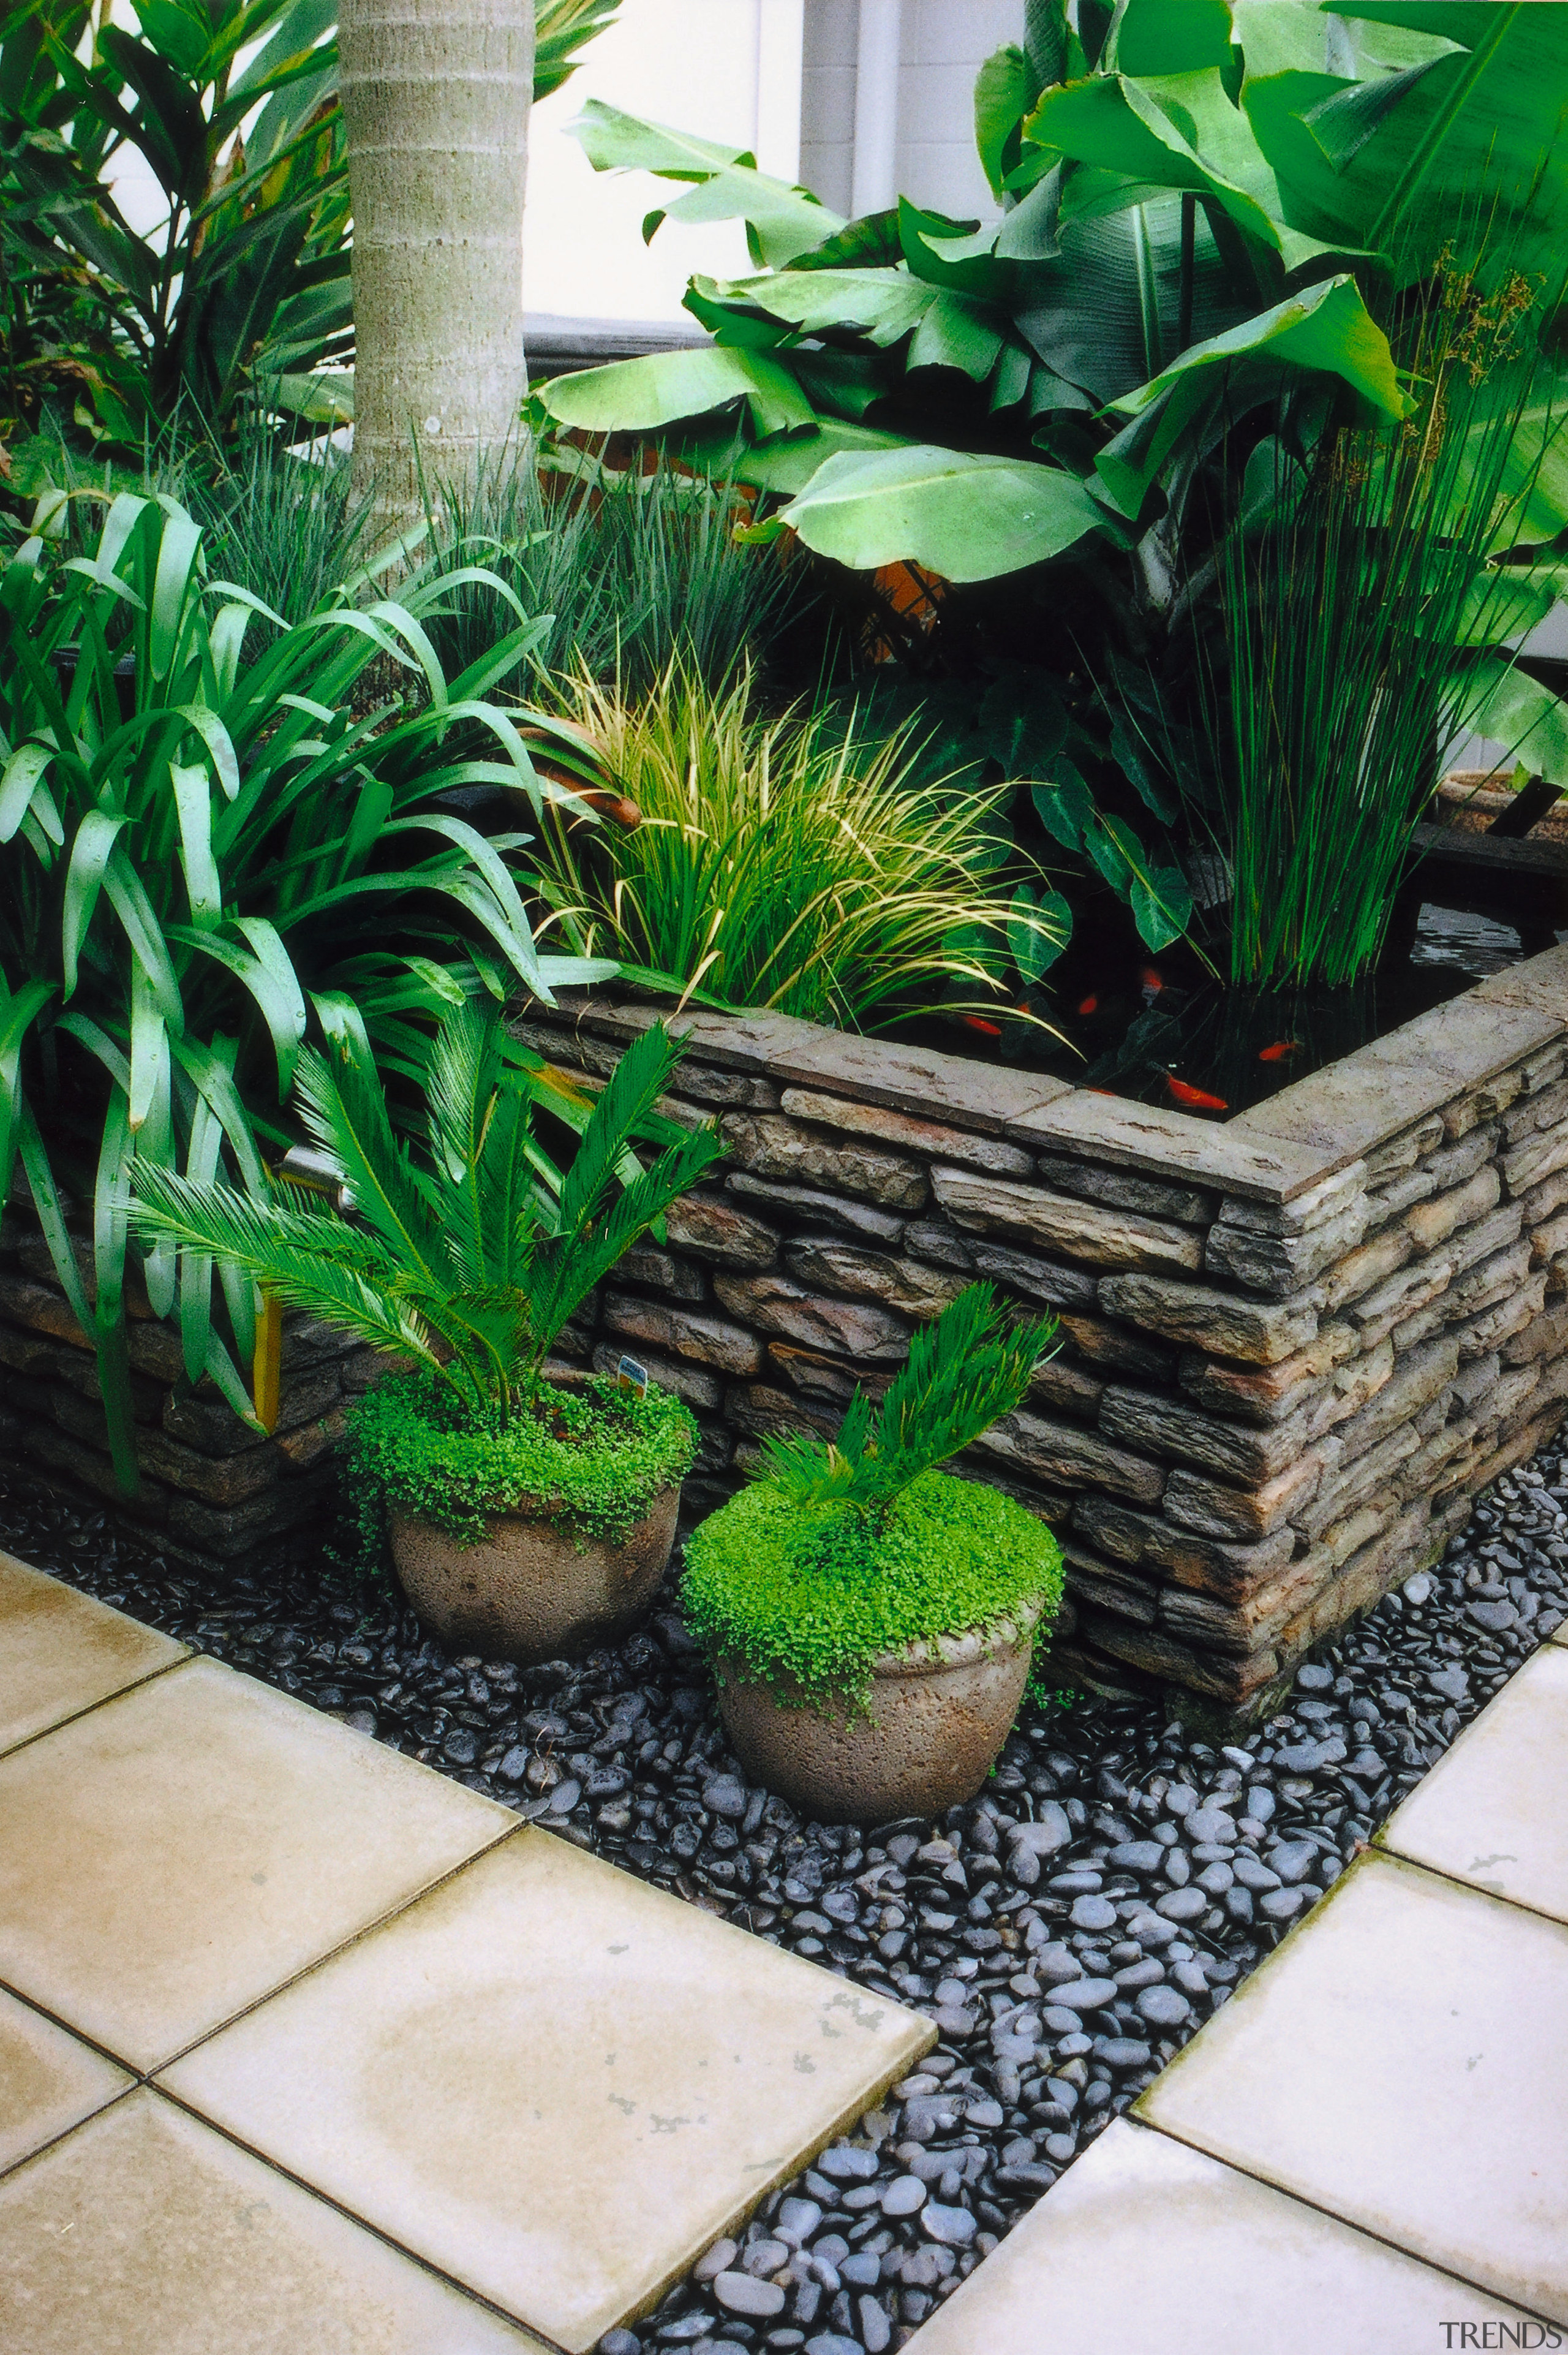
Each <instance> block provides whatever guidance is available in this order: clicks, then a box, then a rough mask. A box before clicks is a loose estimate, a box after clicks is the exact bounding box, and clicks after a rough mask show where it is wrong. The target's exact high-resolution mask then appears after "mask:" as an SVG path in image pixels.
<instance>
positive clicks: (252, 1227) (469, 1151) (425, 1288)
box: [131, 1006, 724, 1417]
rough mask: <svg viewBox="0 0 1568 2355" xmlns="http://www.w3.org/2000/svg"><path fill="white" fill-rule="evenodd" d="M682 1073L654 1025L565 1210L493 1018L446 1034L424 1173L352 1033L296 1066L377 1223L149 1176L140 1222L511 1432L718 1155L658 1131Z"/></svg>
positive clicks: (302, 1091)
mask: <svg viewBox="0 0 1568 2355" xmlns="http://www.w3.org/2000/svg"><path fill="white" fill-rule="evenodd" d="M676 1060H677V1050H676V1049H675V1048H674V1047H673V1045H672V1044H671V1041H670V1039H669V1038H668V1037H667V1035H666V1033H665V1032H664V1030H663V1028H662V1026H661V1025H659V1024H655V1025H654V1026H653V1028H652V1030H651V1031H650V1032H649V1033H648V1034H647V1036H646V1037H644V1038H642V1039H639V1040H638V1041H637V1042H636V1044H635V1046H634V1047H632V1048H631V1049H630V1050H628V1052H627V1054H626V1056H625V1057H624V1058H623V1060H622V1065H621V1068H620V1070H618V1071H617V1073H616V1075H615V1077H614V1078H613V1079H612V1080H611V1082H610V1083H609V1087H607V1088H606V1089H605V1091H604V1092H603V1094H602V1095H601V1097H600V1098H599V1102H598V1103H597V1104H596V1105H595V1106H594V1109H593V1112H592V1114H590V1116H589V1117H588V1121H587V1123H586V1126H585V1133H584V1136H583V1141H582V1144H581V1145H580V1146H579V1147H578V1151H577V1160H576V1161H575V1162H574V1164H573V1166H572V1168H571V1170H570V1171H569V1172H568V1175H567V1178H566V1180H565V1181H564V1183H563V1185H562V1188H561V1192H560V1198H559V1202H558V1206H557V1205H554V1204H552V1202H551V1200H550V1199H549V1197H548V1195H547V1194H546V1189H545V1188H544V1186H543V1183H542V1180H541V1156H540V1149H539V1146H537V1144H536V1143H535V1138H534V1135H533V1131H532V1126H531V1116H530V1097H531V1095H532V1094H533V1093H535V1091H534V1090H533V1089H532V1088H531V1086H530V1082H529V1077H528V1075H527V1074H526V1073H525V1072H523V1071H519V1070H518V1069H517V1068H516V1066H515V1063H514V1061H513V1060H511V1059H510V1058H509V1057H508V1054H507V1042H506V1039H505V1036H504V1033H503V1030H502V1028H501V1022H500V1018H499V1016H498V1015H496V1014H494V1013H492V1012H487V1013H486V1014H484V1015H480V1014H478V1013H477V1012H475V1011H474V1009H473V1008H472V1007H469V1006H463V1007H458V1008H456V1009H454V1010H453V1011H452V1012H451V1013H450V1015H449V1016H448V1017H447V1018H446V1019H445V1021H444V1022H443V1025H442V1029H441V1034H440V1039H438V1041H437V1043H436V1045H435V1047H434V1049H433V1050H431V1053H430V1055H429V1060H428V1067H427V1070H426V1073H425V1080H426V1093H427V1099H428V1128H429V1145H430V1155H431V1163H432V1167H431V1170H430V1171H429V1172H426V1171H424V1170H421V1169H420V1168H418V1167H417V1166H416V1165H415V1164H414V1163H413V1162H412V1161H411V1160H410V1159H409V1158H408V1156H407V1155H406V1154H404V1153H402V1152H401V1151H400V1150H399V1148H398V1147H397V1144H396V1143H395V1141H394V1138H393V1135H392V1129H391V1124H390V1122H389V1121H388V1119H387V1107H386V1102H385V1099H384V1098H383V1096H382V1093H381V1091H380V1087H379V1083H378V1082H377V1081H376V1072H375V1067H374V1064H373V1063H372V1061H371V1060H370V1055H369V1050H368V1046H367V1045H366V1041H365V1039H363V1037H360V1038H358V1039H356V1038H355V1036H354V1035H353V1033H352V1031H350V1030H349V1029H347V1028H345V1029H344V1032H343V1034H342V1035H341V1036H334V1039H333V1060H330V1061H329V1060H328V1059H327V1058H326V1057H325V1056H323V1055H322V1054H320V1053H319V1052H317V1051H316V1050H314V1049H310V1050H307V1051H306V1052H305V1053H304V1054H303V1055H302V1057H301V1059H300V1065H299V1075H298V1085H297V1097H298V1102H299V1104H300V1109H301V1113H302V1118H303V1120H304V1124H305V1126H306V1128H307V1129H308V1130H309V1132H310V1134H311V1135H312V1136H313V1138H314V1139H315V1141H316V1142H317V1143H318V1144H319V1145H320V1146H323V1148H324V1150H325V1151H326V1152H327V1153H329V1154H330V1155H331V1156H332V1157H333V1160H334V1164H335V1166H336V1167H338V1168H339V1169H340V1170H341V1171H342V1173H343V1177H344V1180H345V1181H346V1184H347V1188H348V1190H349V1193H350V1195H351V1196H352V1198H353V1201H354V1206H355V1209H354V1218H357V1219H363V1220H365V1221H366V1225H358V1224H355V1223H354V1219H351V1218H345V1217H341V1216H337V1215H335V1214H334V1213H332V1212H330V1211H328V1210H326V1209H322V1208H317V1207H315V1206H314V1198H313V1197H311V1196H306V1195H302V1194H301V1193H299V1192H297V1191H296V1190H295V1189H294V1188H291V1187H286V1188H284V1189H283V1191H282V1193H281V1196H280V1197H279V1199H274V1200H272V1201H255V1200H252V1199H250V1197H249V1196H248V1195H244V1194H239V1193H236V1192H235V1191H234V1189H233V1188H229V1187H225V1186H209V1185H196V1184H188V1183H187V1182H186V1181H185V1180H184V1179H182V1178H178V1177H175V1176H173V1175H172V1173H170V1172H167V1171H164V1170H160V1169H159V1168H157V1167H155V1166H154V1165H152V1164H150V1163H146V1162H143V1161H138V1162H137V1163H136V1165H135V1167H134V1169H133V1171H132V1184H133V1186H134V1188H135V1189H136V1193H137V1196H138V1199H137V1201H136V1203H135V1204H134V1206H133V1207H132V1213H131V1215H132V1220H133V1222H134V1223H135V1225H136V1227H137V1229H138V1231H139V1232H141V1233H143V1234H145V1235H148V1236H150V1237H154V1238H156V1239H157V1240H159V1241H171V1242H174V1243H175V1244H177V1245H178V1246H179V1247H180V1248H181V1249H182V1250H185V1251H192V1252H210V1253H212V1254H213V1255H214V1256H215V1257H216V1258H217V1259H219V1260H221V1261H223V1262H224V1263H227V1264H228V1265H229V1266H231V1267H235V1268H238V1269H240V1270H242V1271H243V1272H244V1273H246V1274H248V1275H249V1276H251V1277H252V1278H253V1279H254V1280H255V1281H256V1282H258V1283H260V1284H266V1285H267V1287H268V1288H269V1290H270V1291H271V1292H273V1293H274V1294H275V1295H277V1296H278V1298H279V1299H280V1300H281V1301H282V1302H283V1303H284V1305H287V1306H290V1307H300V1308H304V1309H308V1310H309V1311H310V1312H311V1313H312V1314H313V1315H314V1316H322V1317H324V1318H326V1319H328V1320H329V1321H330V1322H331V1323H333V1324H335V1325H337V1326H339V1327H341V1328H343V1329H344V1330H345V1331H348V1332H351V1333H353V1334H355V1336H356V1337H359V1338H360V1339H363V1340H367V1341H370V1342H372V1343H373V1344H374V1345H375V1346H376V1348H382V1349H388V1350H394V1351H397V1352H399V1353H406V1354H408V1355H411V1356H413V1357H416V1358H418V1359H421V1360H422V1361H423V1362H424V1363H425V1364H427V1365H429V1366H430V1367H431V1368H432V1369H434V1370H436V1371H437V1372H438V1373H439V1374H440V1377H441V1379H442V1380H444V1381H445V1382H446V1383H447V1384H448V1385H449V1387H450V1389H451V1390H453V1391H456V1392H457V1393H458V1394H459V1395H460V1396H461V1399H462V1401H463V1403H464V1407H465V1410H466V1411H467V1412H477V1413H479V1414H480V1415H482V1416H484V1417H493V1416H494V1415H495V1414H496V1413H499V1414H500V1415H501V1416H502V1417H505V1416H506V1415H507V1414H509V1413H511V1412H513V1411H514V1408H515V1407H516V1406H517V1405H519V1404H520V1403H522V1402H523V1401H524V1400H526V1399H527V1398H528V1397H529V1396H530V1395H531V1394H532V1392H533V1390H534V1388H535V1384H536V1382H537V1380H538V1378H539V1372H540V1369H541V1367H542V1366H543V1364H544V1361H545V1359H546V1356H547V1355H548V1352H549V1349H550V1348H551V1345H552V1344H553V1343H554V1341H555V1339H556V1335H557V1334H558V1333H559V1331H560V1329H561V1327H562V1326H563V1325H564V1324H565V1323H566V1321H567V1318H568V1317H569V1316H571V1314H572V1313H573V1311H574V1310H575V1309H576V1308H577V1306H578V1305H580V1304H581V1302H582V1300H583V1298H584V1297H585V1295H587V1294H588V1293H589V1292H590V1291H591V1290H592V1289H593V1287H594V1285H595V1284H598V1283H599V1281H600V1279H601V1278H602V1277H603V1276H605V1275H607V1274H608V1273H609V1271H610V1269H611V1268H613V1267H614V1266H615V1264H616V1263H617V1261H618V1260H620V1258H621V1257H622V1255H623V1254H624V1253H625V1252H626V1251H627V1250H629V1249H630V1245H631V1244H632V1243H634V1242H635V1241H637V1240H638V1238H639V1236H641V1235H643V1234H645V1233H646V1232H647V1231H648V1229H649V1228H650V1227H651V1226H652V1224H653V1223H654V1221H655V1220H657V1219H659V1218H660V1217H661V1216H662V1214H663V1212H664V1211H665V1210H667V1209H669V1207H670V1205H671V1203H672V1202H673V1201H674V1200H675V1199H676V1198H677V1196H678V1195H680V1194H683V1193H684V1191H685V1190H686V1188H688V1187H689V1186H690V1185H692V1184H693V1183H694V1181H695V1179H697V1178H698V1177H701V1176H702V1174H703V1172H704V1171H705V1169H706V1168H707V1167H709V1166H710V1164H711V1163H712V1162H713V1161H714V1160H715V1158H716V1157H717V1156H718V1155H719V1154H720V1153H722V1151H723V1149H724V1148H723V1146H721V1145H720V1143H719V1141H718V1138H717V1136H716V1135H715V1131H714V1129H713V1128H712V1126H711V1125H705V1126H704V1127H702V1128H700V1129H697V1130H695V1131H688V1130H684V1129H680V1128H677V1127H675V1126H674V1124H673V1123H669V1122H662V1121H657V1116H656V1115H655V1114H653V1111H652V1107H653V1105H654V1103H655V1102H656V1101H657V1099H658V1097H659V1095H660V1094H661V1093H662V1090H663V1088H664V1087H665V1085H666V1084H667V1082H668V1081H669V1078H670V1074H671V1071H673V1067H674V1064H675V1061H676ZM655 1122H657V1126H658V1128H659V1129H660V1130H661V1131H662V1133H664V1134H666V1135H671V1136H673V1139H674V1140H675V1141H674V1142H673V1144H672V1145H670V1146H668V1147H667V1149H666V1150H665V1151H664V1152H662V1153H661V1154H660V1155H659V1156H658V1158H657V1159H656V1160H655V1161H654V1162H653V1164H652V1167H649V1168H648V1169H643V1168H642V1167H641V1166H640V1164H639V1162H638V1160H637V1157H636V1156H635V1155H634V1154H633V1153H632V1151H631V1140H632V1138H633V1137H634V1136H637V1135H645V1134H646V1133H647V1131H648V1128H649V1127H650V1125H652V1124H655ZM618 1189H619V1190H618ZM367 1228H368V1230H369V1231H366V1229H367Z"/></svg>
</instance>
